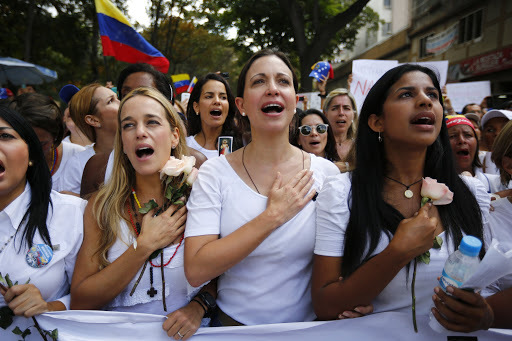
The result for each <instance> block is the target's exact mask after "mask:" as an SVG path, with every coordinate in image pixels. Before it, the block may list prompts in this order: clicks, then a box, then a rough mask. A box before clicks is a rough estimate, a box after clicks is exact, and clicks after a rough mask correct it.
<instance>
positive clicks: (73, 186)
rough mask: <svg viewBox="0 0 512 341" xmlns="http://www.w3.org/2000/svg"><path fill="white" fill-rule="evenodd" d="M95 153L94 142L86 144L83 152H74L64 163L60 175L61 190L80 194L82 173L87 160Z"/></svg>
mask: <svg viewBox="0 0 512 341" xmlns="http://www.w3.org/2000/svg"><path fill="white" fill-rule="evenodd" d="M94 154H96V152H95V151H94V144H92V145H90V146H87V147H86V148H85V150H84V151H83V152H80V153H76V154H75V155H73V156H72V157H71V159H69V161H68V162H67V163H66V166H65V169H64V170H63V171H64V174H63V175H62V178H63V179H62V190H63V191H69V192H73V193H76V194H80V188H81V186H82V175H83V174H84V168H85V165H86V164H87V161H89V159H90V158H91V157H92V156H93V155H94Z"/></svg>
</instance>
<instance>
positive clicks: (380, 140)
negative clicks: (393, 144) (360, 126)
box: [378, 131, 382, 143]
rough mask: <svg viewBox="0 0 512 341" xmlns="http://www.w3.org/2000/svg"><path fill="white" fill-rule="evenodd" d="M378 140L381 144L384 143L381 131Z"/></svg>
mask: <svg viewBox="0 0 512 341" xmlns="http://www.w3.org/2000/svg"><path fill="white" fill-rule="evenodd" d="M378 140H379V143H382V136H380V131H379V137H378Z"/></svg>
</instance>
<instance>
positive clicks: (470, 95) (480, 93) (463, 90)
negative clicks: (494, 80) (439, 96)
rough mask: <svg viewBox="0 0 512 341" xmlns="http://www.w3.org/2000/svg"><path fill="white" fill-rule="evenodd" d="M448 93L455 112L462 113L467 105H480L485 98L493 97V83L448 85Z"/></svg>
mask: <svg viewBox="0 0 512 341" xmlns="http://www.w3.org/2000/svg"><path fill="white" fill-rule="evenodd" d="M446 92H447V95H448V97H449V98H450V100H451V102H452V107H453V110H455V111H456V112H458V113H460V112H461V111H462V108H464V106H465V105H466V104H469V103H476V104H480V103H481V102H482V100H483V99H484V98H485V97H487V96H491V82H490V81H480V82H462V83H453V84H446Z"/></svg>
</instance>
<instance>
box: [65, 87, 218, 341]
mask: <svg viewBox="0 0 512 341" xmlns="http://www.w3.org/2000/svg"><path fill="white" fill-rule="evenodd" d="M118 120H119V122H118V131H117V135H116V140H115V148H114V153H115V155H114V168H113V170H112V175H111V179H110V180H109V181H108V182H107V184H106V185H105V186H103V187H101V188H100V190H99V191H98V192H96V193H95V194H93V196H92V197H91V199H90V200H89V203H88V205H87V207H86V210H85V214H84V243H83V245H82V248H81V249H80V253H79V255H78V259H77V264H76V269H75V275H74V277H73V282H72V288H71V294H72V302H71V306H72V308H73V309H102V308H103V309H107V310H115V311H127V312H139V313H149V314H160V315H167V317H168V318H167V320H166V321H165V322H164V324H163V328H164V330H165V331H166V332H167V334H168V335H169V336H171V337H174V338H175V339H181V338H184V339H187V338H189V337H190V336H192V335H193V334H194V333H195V331H196V330H197V328H199V326H200V324H201V320H202V318H203V316H204V315H205V313H207V310H208V309H207V306H208V305H207V302H204V300H200V299H199V298H194V296H193V295H192V294H189V291H188V289H189V286H188V282H187V280H186V278H185V273H184V271H183V230H184V228H185V221H186V219H187V209H186V207H184V206H183V205H178V204H172V202H170V201H169V200H168V198H167V197H166V196H165V195H164V191H165V189H166V188H165V181H162V180H161V173H160V171H161V170H162V169H163V168H164V166H165V165H166V164H167V162H168V161H169V160H170V156H173V157H175V158H177V159H181V158H182V157H183V156H184V155H185V154H186V153H187V146H186V144H185V136H184V135H183V134H182V132H181V131H180V130H179V127H180V125H179V117H178V115H177V113H176V111H175V109H174V108H173V107H172V105H171V104H170V102H169V101H168V100H167V99H166V98H165V97H164V96H163V95H162V94H161V93H160V92H158V91H157V90H155V89H151V88H137V89H135V90H133V91H132V92H130V93H129V94H128V95H127V96H126V97H125V98H124V99H123V101H122V103H121V105H120V107H119V116H118ZM151 199H153V200H154V201H155V202H156V204H157V205H158V207H159V208H158V209H157V208H153V209H151V210H149V212H148V213H145V214H143V212H141V211H140V210H139V209H140V208H143V205H144V203H147V202H149V201H150V200H151ZM160 250H162V251H161V252H159V251H160ZM155 252H158V256H157V257H156V258H153V257H152V254H154V253H155ZM204 290H205V289H204ZM196 292H197V290H196ZM213 294H215V291H213Z"/></svg>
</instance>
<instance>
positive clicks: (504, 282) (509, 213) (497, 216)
mask: <svg viewBox="0 0 512 341" xmlns="http://www.w3.org/2000/svg"><path fill="white" fill-rule="evenodd" d="M491 206H492V210H491V212H490V214H489V227H490V229H491V234H492V237H493V238H496V239H498V241H499V242H500V243H505V244H508V247H511V246H512V203H511V202H510V201H509V200H508V198H501V199H498V200H494V201H491ZM510 287H512V274H509V275H507V276H505V277H502V278H500V279H499V280H498V281H496V282H495V283H494V284H492V285H491V286H490V287H487V288H486V289H485V290H483V291H482V295H483V296H489V295H492V294H494V293H496V292H498V291H500V290H505V289H507V288H510Z"/></svg>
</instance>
